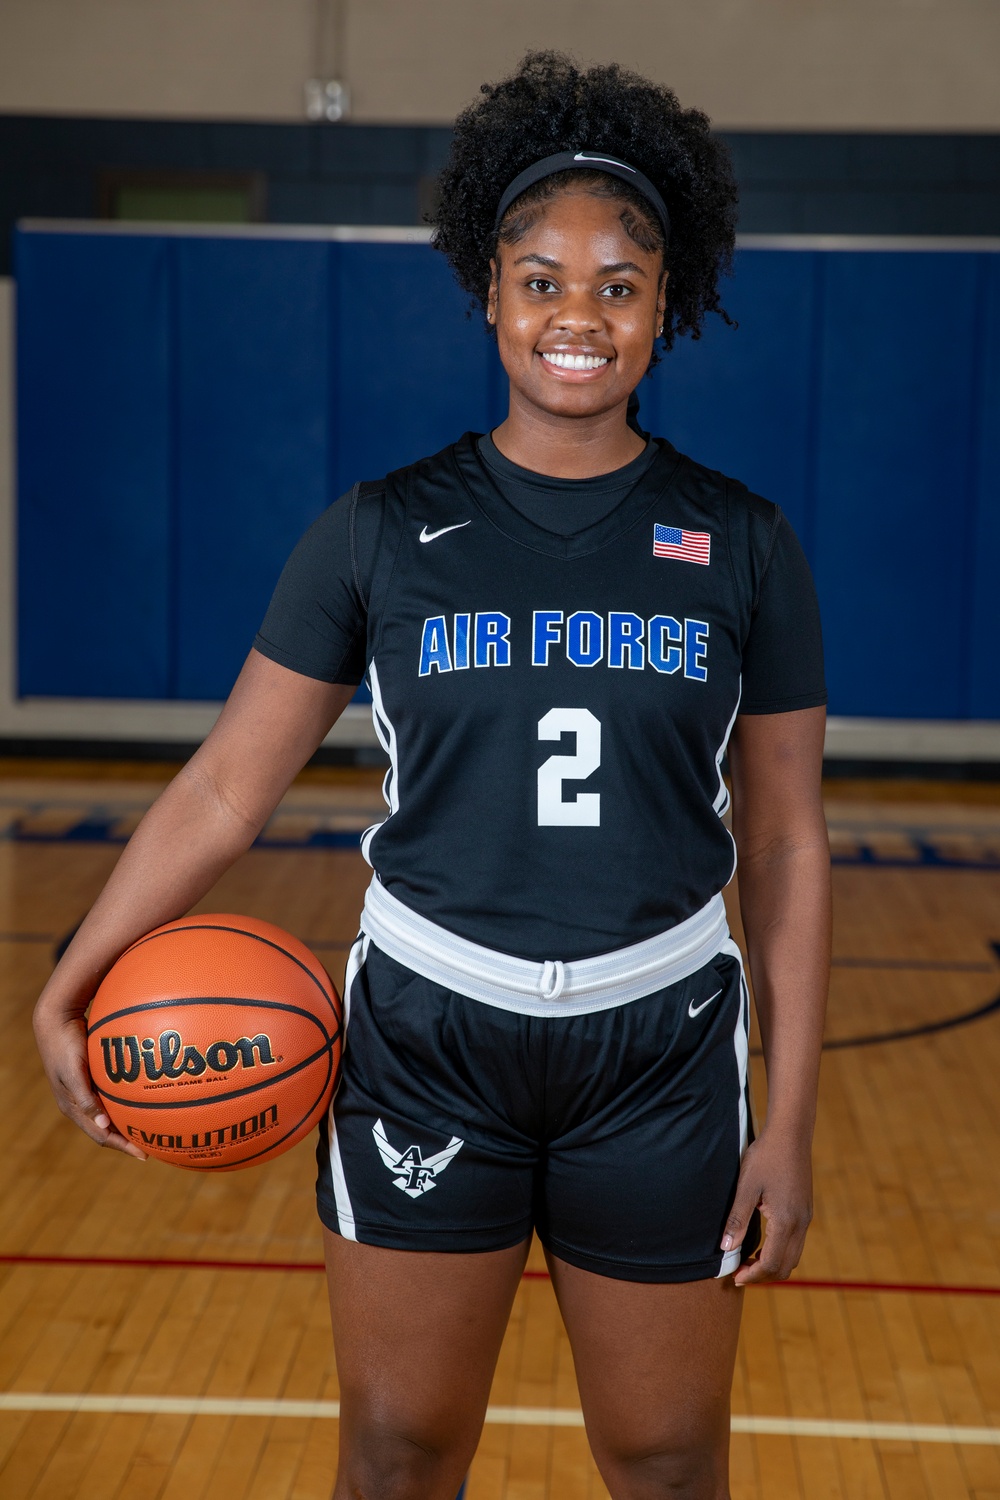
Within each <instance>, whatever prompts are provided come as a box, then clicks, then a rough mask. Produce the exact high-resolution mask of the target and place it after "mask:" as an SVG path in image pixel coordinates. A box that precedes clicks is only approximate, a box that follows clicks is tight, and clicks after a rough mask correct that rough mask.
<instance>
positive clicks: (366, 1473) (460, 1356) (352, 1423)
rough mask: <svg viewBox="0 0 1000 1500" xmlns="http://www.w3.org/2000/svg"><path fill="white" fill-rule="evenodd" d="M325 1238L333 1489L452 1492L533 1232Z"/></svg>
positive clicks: (413, 1499)
mask: <svg viewBox="0 0 1000 1500" xmlns="http://www.w3.org/2000/svg"><path fill="white" fill-rule="evenodd" d="M323 1239H324V1248H325V1251H326V1268H327V1283H328V1286H329V1290H330V1312H331V1316H332V1319H333V1339H334V1346H335V1348H336V1353H337V1371H338V1373H339V1376H340V1403H341V1404H340V1465H339V1469H338V1473H337V1487H336V1489H335V1491H334V1496H335V1500H455V1495H456V1494H457V1493H458V1489H459V1486H460V1485H461V1483H462V1480H463V1479H464V1477H465V1474H466V1471H467V1469H468V1467H469V1463H470V1462H471V1460H472V1456H473V1454H474V1453H475V1451H476V1444H477V1443H478V1441H479V1433H480V1430H481V1428H482V1425H483V1416H484V1414H485V1412H486V1404H487V1401H488V1399H489V1393H490V1384H491V1381H492V1379H493V1371H494V1369H495V1367H496V1362H497V1356H498V1355H499V1353H500V1344H501V1341H502V1339H503V1335H504V1329H505V1328H506V1326H507V1319H508V1316H509V1315H510V1309H511V1305H512V1303H513V1301H514V1295H515V1293H516V1291H517V1287H518V1283H519V1281H520V1278H521V1272H522V1271H523V1269H524V1263H525V1260H526V1259H527V1255H528V1246H527V1243H525V1244H523V1245H515V1246H514V1247H513V1248H512V1249H510V1250H496V1251H487V1252H485V1253H483V1254H480V1255H442V1254H437V1253H435V1252H429V1251H428V1252H423V1251H409V1250H383V1249H380V1248H379V1247H378V1246H375V1245H361V1244H358V1243H357V1242H355V1241H349V1240H343V1239H341V1238H340V1236H339V1235H336V1234H332V1233H330V1231H329V1230H324V1236H323Z"/></svg>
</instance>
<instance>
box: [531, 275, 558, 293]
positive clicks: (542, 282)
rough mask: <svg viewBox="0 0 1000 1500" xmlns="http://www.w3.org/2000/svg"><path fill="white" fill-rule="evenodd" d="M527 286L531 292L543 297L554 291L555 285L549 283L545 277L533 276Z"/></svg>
mask: <svg viewBox="0 0 1000 1500" xmlns="http://www.w3.org/2000/svg"><path fill="white" fill-rule="evenodd" d="M528 286H529V287H530V288H531V290H532V291H533V292H541V293H542V294H543V295H547V294H548V293H549V292H554V291H555V283H554V282H552V281H549V280H548V278H547V277H545V276H533V277H532V278H531V280H530V281H529V282H528Z"/></svg>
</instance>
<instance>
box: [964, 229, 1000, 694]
mask: <svg viewBox="0 0 1000 1500" xmlns="http://www.w3.org/2000/svg"><path fill="white" fill-rule="evenodd" d="M980 275H981V280H982V307H983V316H982V321H981V322H980V324H979V340H978V348H977V350H976V365H977V375H978V384H979V389H980V397H979V401H978V403H977V412H976V415H977V425H978V431H977V433H976V453H975V476H974V486H975V491H974V497H973V500H974V509H973V515H974V525H973V526H972V527H970V528H969V533H968V535H967V538H966V546H967V556H968V572H969V579H970V584H969V592H970V595H971V609H970V611H969V615H970V624H969V634H970V638H971V641H972V650H971V651H970V662H969V712H970V714H971V715H972V717H973V718H974V719H989V718H996V716H997V715H998V714H1000V493H998V491H1000V477H998V476H1000V255H991V256H988V257H987V256H982V257H981V258H980Z"/></svg>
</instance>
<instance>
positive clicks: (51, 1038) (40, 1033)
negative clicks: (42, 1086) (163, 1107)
mask: <svg viewBox="0 0 1000 1500" xmlns="http://www.w3.org/2000/svg"><path fill="white" fill-rule="evenodd" d="M35 1037H36V1039H37V1042H38V1050H39V1052H40V1053H41V1056H42V1062H43V1063H44V1065H45V1071H46V1074H47V1075H48V1080H49V1084H50V1085H51V1088H52V1092H53V1094H54V1095H55V1100H56V1103H57V1104H58V1106H59V1108H60V1110H61V1111H62V1113H63V1114H64V1115H65V1116H66V1118H67V1119H68V1120H72V1121H73V1124H74V1125H76V1126H77V1127H78V1128H79V1129H80V1130H82V1131H83V1133H84V1135H86V1136H88V1137H89V1138H90V1140H92V1141H93V1142H94V1144H95V1145H97V1146H107V1147H109V1148H110V1149H111V1150H113V1151H121V1152H122V1153H123V1154H124V1155H126V1156H132V1157H134V1158H135V1159H136V1161H145V1160H146V1154H145V1152H143V1151H141V1150H140V1149H139V1147H138V1146H136V1145H135V1144H134V1143H133V1142H132V1141H130V1140H127V1139H126V1138H125V1137H124V1136H123V1135H121V1134H120V1133H119V1132H118V1131H117V1130H116V1129H115V1127H114V1125H113V1124H112V1123H111V1120H110V1118H109V1116H108V1113H107V1110H106V1109H105V1107H104V1104H103V1103H102V1101H101V1099H100V1098H99V1097H98V1095H97V1094H95V1092H94V1089H93V1086H92V1084H91V1079H90V1073H89V1070H88V1068H87V1050H86V1041H85V1028H84V1023H83V1021H82V1019H81V1018H78V1017H58V1018H56V1019H55V1020H52V1019H50V1018H49V1017H48V1016H46V1015H45V1013H44V1011H40V1010H39V1009H37V1008H36V1012H35Z"/></svg>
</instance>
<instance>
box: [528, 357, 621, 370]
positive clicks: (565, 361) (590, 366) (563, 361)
mask: <svg viewBox="0 0 1000 1500" xmlns="http://www.w3.org/2000/svg"><path fill="white" fill-rule="evenodd" d="M542 358H543V359H544V360H545V361H546V362H547V363H548V364H550V365H555V366H556V368H557V369H559V370H599V369H600V368H601V366H602V365H606V364H607V360H606V359H603V358H601V357H600V356H599V355H596V354H543V355H542Z"/></svg>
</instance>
